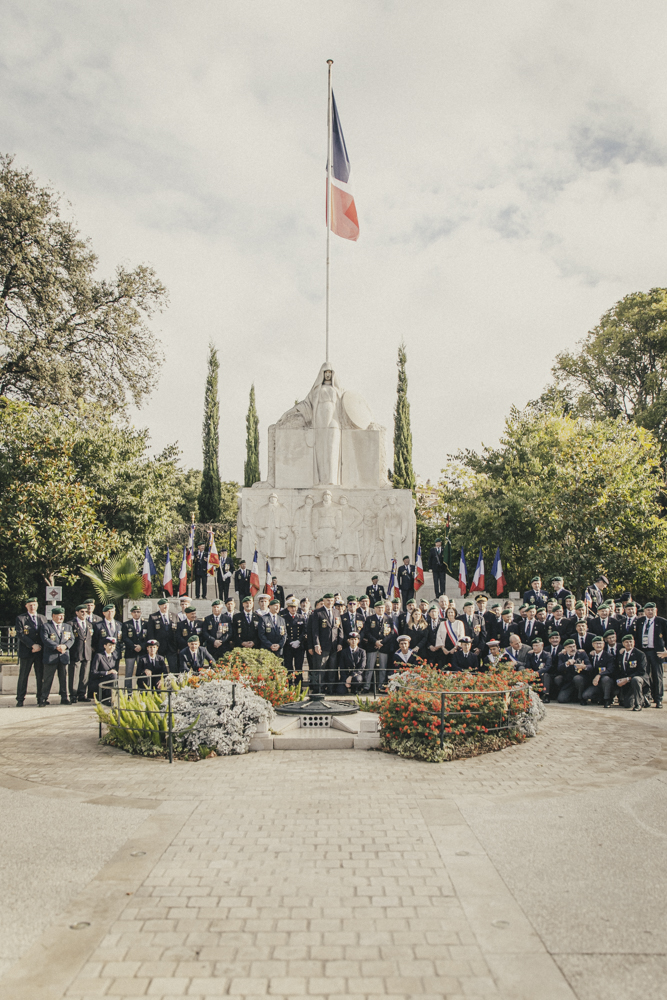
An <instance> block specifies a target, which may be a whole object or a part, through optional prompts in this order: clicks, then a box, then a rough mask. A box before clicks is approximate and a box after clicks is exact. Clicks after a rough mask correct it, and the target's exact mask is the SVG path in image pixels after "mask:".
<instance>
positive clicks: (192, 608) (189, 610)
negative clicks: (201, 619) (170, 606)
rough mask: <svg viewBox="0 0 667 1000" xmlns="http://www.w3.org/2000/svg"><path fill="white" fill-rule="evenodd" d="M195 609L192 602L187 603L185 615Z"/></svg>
mask: <svg viewBox="0 0 667 1000" xmlns="http://www.w3.org/2000/svg"><path fill="white" fill-rule="evenodd" d="M196 610H197V609H196V607H195V606H194V604H188V606H187V608H186V609H185V613H186V615H189V614H191V613H192V612H193V611H196Z"/></svg>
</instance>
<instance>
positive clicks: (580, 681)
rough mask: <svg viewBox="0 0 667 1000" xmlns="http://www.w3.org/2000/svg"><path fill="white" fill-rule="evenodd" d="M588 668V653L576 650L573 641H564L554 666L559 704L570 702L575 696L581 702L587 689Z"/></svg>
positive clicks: (589, 666)
mask: <svg viewBox="0 0 667 1000" xmlns="http://www.w3.org/2000/svg"><path fill="white" fill-rule="evenodd" d="M590 668H591V661H590V660H589V659H588V653H586V652H584V650H583V649H577V644H576V642H575V641H574V639H566V640H565V642H564V643H563V651H562V652H561V654H560V655H559V657H558V664H557V666H556V676H555V684H556V686H557V687H558V688H559V691H558V701H559V702H561V703H565V702H568V701H572V698H573V697H574V696H575V695H577V696H578V697H579V699H580V700H581V697H582V695H583V693H584V690H585V689H586V687H588V684H587V681H588V671H589V670H590Z"/></svg>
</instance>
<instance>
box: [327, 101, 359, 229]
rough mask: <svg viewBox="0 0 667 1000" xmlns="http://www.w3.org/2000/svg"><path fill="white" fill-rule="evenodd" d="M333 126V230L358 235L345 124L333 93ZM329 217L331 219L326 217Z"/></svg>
mask: <svg viewBox="0 0 667 1000" xmlns="http://www.w3.org/2000/svg"><path fill="white" fill-rule="evenodd" d="M331 115H332V121H331V128H332V135H331V139H332V146H333V160H332V164H331V232H332V233H335V234H336V236H342V237H343V239H344V240H357V239H359V219H358V218H357V207H356V205H355V204H354V198H353V196H352V194H351V192H350V188H349V186H348V183H349V180H350V158H349V156H348V155H347V147H346V145H345V139H344V137H343V128H342V126H341V123H340V118H339V117H338V108H337V107H336V98H335V97H334V95H333V91H332V93H331ZM328 183H329V164H328V163H327V213H328V211H329V190H328ZM327 221H328V219H327Z"/></svg>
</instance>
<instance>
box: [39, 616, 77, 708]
mask: <svg viewBox="0 0 667 1000" xmlns="http://www.w3.org/2000/svg"><path fill="white" fill-rule="evenodd" d="M40 636H41V644H42V648H43V649H44V680H43V683H42V700H41V701H40V706H42V707H43V706H45V705H48V704H49V695H50V693H51V685H52V684H53V678H54V677H55V675H56V673H57V674H58V683H59V685H60V704H61V705H69V704H70V701H69V698H68V697H67V667H68V666H69V651H70V649H71V648H72V646H73V644H74V636H73V634H72V630H71V628H70V627H69V625H66V624H65V609H64V608H61V607H60V606H59V605H57V604H56V605H54V606H53V608H52V609H51V621H46V622H44V624H43V625H42V627H41V629H40Z"/></svg>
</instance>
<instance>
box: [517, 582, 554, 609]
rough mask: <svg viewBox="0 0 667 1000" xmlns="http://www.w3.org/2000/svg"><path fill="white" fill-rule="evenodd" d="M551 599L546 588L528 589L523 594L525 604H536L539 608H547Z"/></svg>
mask: <svg viewBox="0 0 667 1000" xmlns="http://www.w3.org/2000/svg"><path fill="white" fill-rule="evenodd" d="M548 600H549V595H548V594H547V592H546V590H533V588H532V587H531V588H530V590H526V591H525V592H524V595H523V603H524V604H534V605H536V606H537V607H538V608H546V606H547V601H548Z"/></svg>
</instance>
